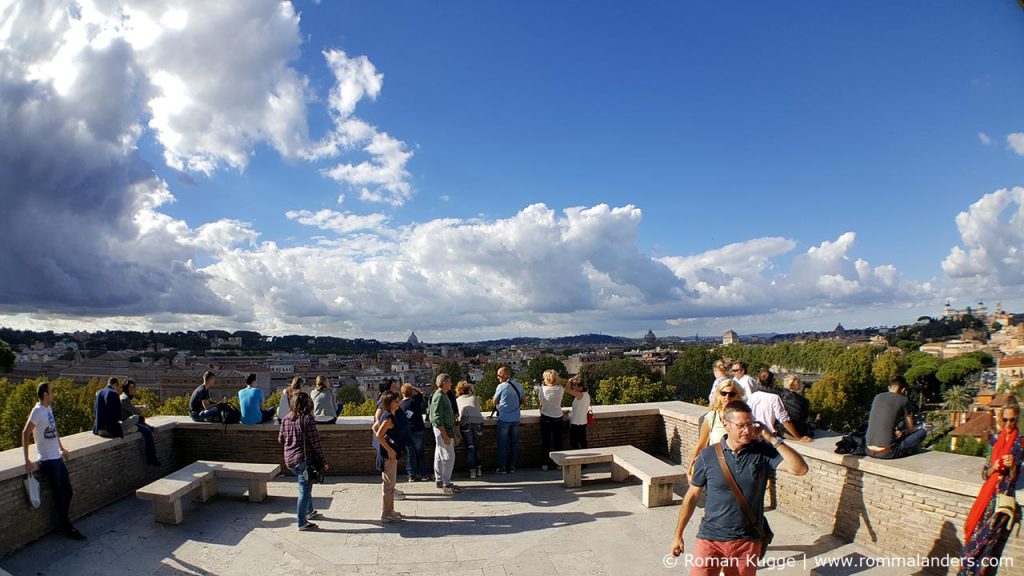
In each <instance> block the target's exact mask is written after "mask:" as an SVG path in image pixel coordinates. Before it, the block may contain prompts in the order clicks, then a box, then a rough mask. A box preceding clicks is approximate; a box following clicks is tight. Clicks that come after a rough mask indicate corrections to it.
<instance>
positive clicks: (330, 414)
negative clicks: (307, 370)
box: [309, 376, 338, 424]
mask: <svg viewBox="0 0 1024 576" xmlns="http://www.w3.org/2000/svg"><path fill="white" fill-rule="evenodd" d="M309 396H310V398H312V399H313V418H315V419H316V423H317V424H334V423H336V422H337V421H338V400H337V399H336V398H335V396H334V388H332V387H331V383H330V382H329V381H328V380H327V378H325V377H323V376H317V377H316V386H315V387H314V388H313V392H312V393H311V394H310V395H309Z"/></svg>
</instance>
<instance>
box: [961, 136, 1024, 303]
mask: <svg viewBox="0 0 1024 576" xmlns="http://www.w3.org/2000/svg"><path fill="white" fill-rule="evenodd" d="M1022 136H1024V135H1022ZM956 225H957V228H958V229H959V230H960V241H961V245H959V246H954V247H953V248H952V249H951V250H950V252H949V256H947V257H946V259H945V260H944V261H943V262H942V269H943V271H944V272H945V273H946V275H947V276H949V277H950V278H953V279H958V280H965V279H970V280H972V281H974V282H975V283H977V282H980V283H981V285H983V286H985V287H1019V286H1021V285H1024V188H1021V187H1014V188H1012V189H1005V188H1004V189H1001V190H996V191H995V192H992V193H990V194H986V195H984V196H982V197H981V199H979V200H978V201H977V202H975V203H973V204H971V206H970V208H968V210H967V211H966V212H961V213H960V214H958V215H957V217H956Z"/></svg>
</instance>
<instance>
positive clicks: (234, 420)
mask: <svg viewBox="0 0 1024 576" xmlns="http://www.w3.org/2000/svg"><path fill="white" fill-rule="evenodd" d="M220 421H221V422H223V423H224V424H238V423H239V422H241V421H242V413H241V412H239V411H238V410H235V409H234V408H233V407H232V406H231V405H229V404H224V405H222V406H221V407H220Z"/></svg>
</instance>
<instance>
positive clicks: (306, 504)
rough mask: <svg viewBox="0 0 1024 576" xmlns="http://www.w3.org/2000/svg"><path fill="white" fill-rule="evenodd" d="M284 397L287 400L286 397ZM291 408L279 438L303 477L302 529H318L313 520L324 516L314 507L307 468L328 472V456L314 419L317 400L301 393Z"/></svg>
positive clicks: (299, 508)
mask: <svg viewBox="0 0 1024 576" xmlns="http://www.w3.org/2000/svg"><path fill="white" fill-rule="evenodd" d="M282 400H283V399H282ZM292 405H293V406H294V409H293V410H291V411H290V412H289V413H288V415H287V416H285V418H284V420H282V421H281V430H280V431H278V433H277V441H278V442H280V443H281V445H282V446H284V463H285V465H286V466H288V468H289V469H290V470H291V471H292V473H293V474H295V476H297V477H298V479H299V499H298V501H297V502H296V504H295V515H296V516H297V517H298V520H299V530H303V531H305V530H316V524H313V523H312V522H310V520H311V519H313V518H317V517H319V516H320V515H319V514H318V513H317V511H316V510H314V509H313V484H312V483H311V482H309V481H308V480H307V479H306V475H305V472H306V468H308V467H309V466H318V465H319V467H320V469H321V471H322V472H326V471H327V459H326V458H324V451H323V449H322V448H320V435H319V434H317V431H316V420H314V419H313V402H312V401H311V400H310V399H309V394H306V393H305V392H298V393H296V394H295V396H294V397H292Z"/></svg>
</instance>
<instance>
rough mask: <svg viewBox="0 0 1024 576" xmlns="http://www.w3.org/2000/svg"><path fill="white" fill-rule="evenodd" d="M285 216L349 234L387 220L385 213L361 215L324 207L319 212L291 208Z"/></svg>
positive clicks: (306, 223) (374, 226) (323, 228)
mask: <svg viewBox="0 0 1024 576" xmlns="http://www.w3.org/2000/svg"><path fill="white" fill-rule="evenodd" d="M285 216H287V217H288V219H289V220H295V221H297V222H299V223H300V224H305V225H307V226H316V227H317V228H320V229H321V230H333V231H334V232H337V233H338V234H348V233H349V232H355V231H356V230H375V229H377V228H379V227H380V225H381V224H383V223H384V222H387V219H388V218H387V216H385V215H383V214H366V215H365V216H360V215H356V214H352V213H351V212H337V211H335V210H328V209H323V210H319V211H317V212H311V211H309V210H289V211H288V212H287V213H286V214H285Z"/></svg>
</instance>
